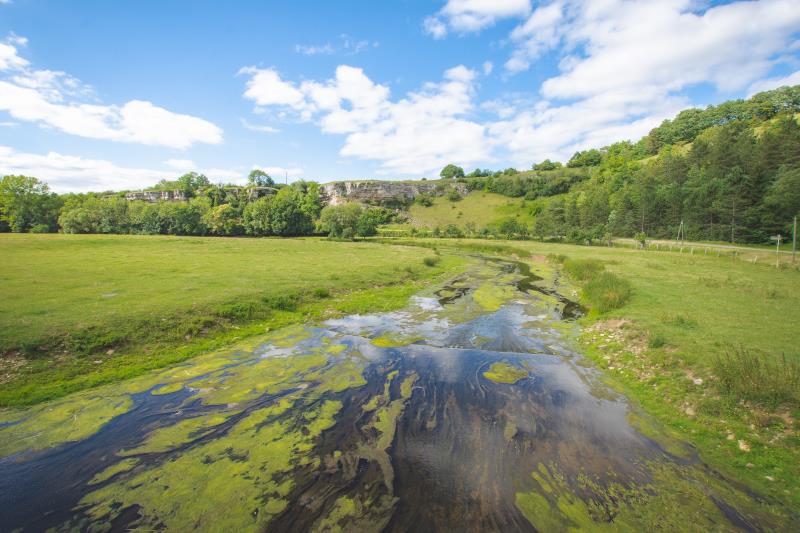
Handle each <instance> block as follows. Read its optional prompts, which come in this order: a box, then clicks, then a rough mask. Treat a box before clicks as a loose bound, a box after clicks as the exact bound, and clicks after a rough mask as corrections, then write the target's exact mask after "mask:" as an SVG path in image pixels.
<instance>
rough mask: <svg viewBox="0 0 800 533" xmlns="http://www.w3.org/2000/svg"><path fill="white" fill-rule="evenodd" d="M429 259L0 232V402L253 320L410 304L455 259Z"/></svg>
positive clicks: (407, 253) (105, 376)
mask: <svg viewBox="0 0 800 533" xmlns="http://www.w3.org/2000/svg"><path fill="white" fill-rule="evenodd" d="M378 248H380V251H379V250H378ZM432 256H433V253H432V252H431V251H429V250H423V249H415V248H410V247H391V248H390V247H385V246H381V245H377V244H374V243H350V242H330V241H324V240H317V239H280V240H276V239H234V238H227V239H226V238H196V237H191V238H179V237H157V236H113V235H107V236H97V235H95V236H80V235H16V234H3V235H0V257H2V258H3V267H2V272H1V273H0V292H2V298H0V352H1V353H3V354H5V356H4V357H3V358H2V359H0V362H2V369H1V371H0V383H1V384H2V389H1V390H0V405H10V404H18V403H31V402H34V401H40V400H44V399H47V398H51V397H55V396H59V395H62V394H65V393H67V392H70V391H73V390H79V389H81V388H85V387H87V386H92V385H94V384H98V383H102V382H107V381H112V380H114V379H121V378H124V377H128V376H130V375H135V374H136V373H139V372H143V371H144V370H146V369H149V368H155V367H158V366H163V365H164V364H169V363H171V362H174V361H175V360H176V359H178V360H179V359H181V358H185V357H188V356H190V355H191V354H192V353H195V352H197V351H200V350H203V349H206V348H208V343H209V340H210V339H215V340H220V341H222V340H224V339H229V338H230V337H231V336H242V335H244V334H245V333H246V331H245V330H244V329H242V328H244V327H245V326H247V327H250V326H252V325H253V324H257V326H255V327H256V330H255V331H263V329H264V327H267V326H269V325H270V324H273V325H280V324H284V323H287V322H291V321H299V320H303V319H304V318H305V316H306V315H309V316H312V315H314V316H316V315H321V314H323V313H325V312H334V311H336V310H337V309H338V310H342V311H347V310H348V309H350V308H353V306H355V307H356V308H358V309H360V310H370V309H376V308H381V307H383V306H385V305H387V304H388V305H395V306H397V305H402V304H403V303H404V302H405V298H407V297H408V295H409V294H410V293H411V292H413V290H415V289H414V288H415V287H416V282H417V281H420V280H424V279H428V278H431V277H433V276H436V275H438V274H441V273H442V272H444V271H446V270H448V269H451V268H453V267H454V265H456V264H457V263H458V259H456V258H453V257H448V258H445V259H444V260H442V261H440V262H437V263H434V265H433V266H428V265H426V264H425V263H424V262H423V259H425V258H427V257H432ZM429 263H431V261H429ZM381 287H383V288H385V289H378V288H381ZM251 329H252V328H251ZM248 331H249V330H248Z"/></svg>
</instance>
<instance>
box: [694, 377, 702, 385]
mask: <svg viewBox="0 0 800 533" xmlns="http://www.w3.org/2000/svg"><path fill="white" fill-rule="evenodd" d="M692 382H693V383H694V384H695V385H702V384H703V378H694V379H693V380H692Z"/></svg>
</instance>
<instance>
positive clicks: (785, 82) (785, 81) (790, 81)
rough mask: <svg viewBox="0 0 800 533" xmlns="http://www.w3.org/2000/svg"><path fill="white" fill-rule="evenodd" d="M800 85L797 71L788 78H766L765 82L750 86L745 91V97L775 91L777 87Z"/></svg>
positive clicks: (799, 73)
mask: <svg viewBox="0 0 800 533" xmlns="http://www.w3.org/2000/svg"><path fill="white" fill-rule="evenodd" d="M792 85H800V70H797V71H795V72H793V73H791V74H789V75H788V76H783V77H779V78H767V79H765V80H761V81H757V82H755V83H754V84H752V85H751V86H750V88H749V89H748V90H747V96H748V97H750V96H753V95H754V94H756V93H760V92H763V91H769V90H771V89H777V88H778V87H784V86H792Z"/></svg>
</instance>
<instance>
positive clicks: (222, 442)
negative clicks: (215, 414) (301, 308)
mask: <svg viewBox="0 0 800 533" xmlns="http://www.w3.org/2000/svg"><path fill="white" fill-rule="evenodd" d="M291 407H292V403H291V402H286V401H281V402H278V403H277V404H275V405H272V406H269V407H265V408H262V409H258V410H256V411H254V412H252V413H250V414H249V416H247V417H245V418H244V419H242V420H241V421H239V422H238V423H237V424H235V425H234V426H233V427H232V428H231V429H230V431H229V432H228V433H227V434H226V435H225V436H222V437H219V438H217V439H214V440H211V441H208V442H205V443H202V444H200V445H198V446H195V447H192V448H190V449H188V450H186V451H185V452H184V453H182V454H181V455H179V456H177V457H174V458H171V459H169V460H167V461H165V462H163V463H161V464H157V465H153V467H151V468H149V469H145V470H143V471H140V472H137V473H135V474H133V475H131V476H129V477H128V478H127V479H125V478H124V477H123V479H120V480H119V481H114V482H112V483H110V484H109V485H106V486H105V487H102V488H100V489H98V490H96V491H94V492H92V493H90V494H88V495H87V496H86V497H84V499H83V500H82V501H81V508H82V510H83V511H84V512H85V513H86V514H87V515H88V516H89V518H90V519H91V520H93V521H98V522H105V521H107V520H109V519H111V518H112V517H113V516H115V515H116V514H117V513H118V512H120V511H121V510H124V509H126V508H128V507H130V506H133V505H136V506H138V513H139V517H140V518H139V519H138V521H137V523H136V524H135V527H139V528H154V529H155V528H162V527H163V528H166V529H167V530H173V531H188V530H198V529H199V530H203V531H260V530H263V529H265V528H266V526H267V524H268V523H269V521H270V519H271V518H272V517H273V516H274V515H276V514H278V513H280V512H281V511H282V510H283V509H284V508H285V507H286V505H287V500H286V497H287V496H288V494H289V493H290V492H291V490H292V488H293V487H294V481H293V479H292V477H291V476H287V475H288V474H291V472H292V471H293V469H294V468H295V466H296V465H297V464H303V460H304V459H305V464H309V463H311V462H312V460H311V458H310V454H311V452H312V451H313V449H314V445H315V442H316V440H317V438H318V437H319V435H320V434H321V433H322V432H323V431H324V430H326V429H328V428H330V427H332V426H333V425H334V424H335V416H336V415H337V414H338V412H339V410H340V409H341V403H340V402H337V401H325V402H321V403H318V404H317V405H316V406H314V407H311V408H310V410H307V411H306V412H305V413H304V414H303V415H300V414H298V412H297V410H293V409H291ZM310 413H313V414H311V415H310V416H311V417H312V418H313V420H312V421H311V423H305V422H306V421H305V419H304V417H305V416H309V414H310ZM301 420H302V421H301Z"/></svg>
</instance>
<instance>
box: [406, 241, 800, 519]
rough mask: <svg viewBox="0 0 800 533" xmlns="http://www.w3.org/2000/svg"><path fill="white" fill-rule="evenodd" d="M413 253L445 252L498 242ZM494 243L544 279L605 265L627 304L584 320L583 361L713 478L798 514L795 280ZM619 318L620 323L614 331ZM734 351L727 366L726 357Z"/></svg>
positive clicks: (732, 268)
mask: <svg viewBox="0 0 800 533" xmlns="http://www.w3.org/2000/svg"><path fill="white" fill-rule="evenodd" d="M398 242H402V241H398ZM418 243H419V244H420V245H435V246H437V247H438V249H439V250H442V251H445V250H447V249H450V248H452V247H464V248H465V249H467V250H469V247H471V246H483V247H489V246H491V245H492V244H493V242H492V241H484V240H471V239H453V240H447V239H426V240H422V239H420V240H418ZM496 244H497V245H499V247H498V248H497V250H496V251H495V253H497V254H504V253H505V254H508V255H516V256H521V254H520V252H521V251H524V252H526V253H527V256H528V260H529V261H530V262H531V264H532V266H533V268H534V271H537V272H539V273H540V274H541V275H543V276H545V278H546V279H547V277H548V276H549V275H552V269H553V267H552V266H551V265H550V264H548V262H547V261H546V257H547V256H548V254H549V255H551V256H554V259H555V258H557V260H556V261H555V262H556V263H559V262H566V261H568V260H572V261H574V260H588V261H590V262H600V263H602V265H603V266H604V267H605V271H607V272H610V273H612V274H615V275H616V276H618V277H619V278H622V279H624V280H626V281H627V282H628V283H629V285H630V294H629V298H628V300H627V302H626V303H625V304H624V305H623V306H622V307H619V308H617V309H612V310H609V311H607V312H605V313H601V312H599V311H598V310H597V309H593V310H591V312H590V313H589V315H588V316H587V317H585V318H583V319H582V320H581V323H582V325H583V326H584V330H583V333H582V334H581V336H580V339H579V342H580V343H581V347H580V351H581V352H583V353H584V354H586V355H587V357H588V358H589V359H591V360H592V361H594V363H595V364H596V365H597V366H598V367H599V368H601V369H604V370H605V374H606V377H607V379H608V381H609V383H611V384H612V385H613V386H614V387H616V388H618V389H620V390H621V391H623V392H624V393H625V394H626V395H627V396H628V397H629V398H631V399H632V400H633V402H634V403H635V404H638V405H640V406H641V407H643V408H644V409H645V411H647V412H649V413H650V414H651V415H653V416H654V417H655V418H656V419H657V420H658V421H659V422H660V423H662V424H664V425H665V426H666V427H667V428H668V430H669V431H670V432H671V433H674V434H676V435H678V436H680V437H681V438H682V439H685V440H687V441H689V442H691V443H692V444H693V445H694V446H695V447H696V448H697V450H698V451H699V452H700V454H701V456H702V457H703V459H704V460H706V461H707V462H709V463H710V464H712V465H713V466H714V467H715V468H717V469H719V470H721V471H722V472H724V473H725V474H727V475H729V476H731V477H734V478H736V479H740V480H743V481H745V482H746V483H747V484H748V485H750V486H751V487H753V488H754V489H756V490H757V491H758V492H759V493H761V494H764V495H767V496H769V497H772V498H775V499H777V500H778V501H782V502H784V504H785V505H787V506H788V507H789V508H794V509H798V508H800V431H798V426H800V403H798V401H797V385H796V381H794V379H796V377H794V378H793V377H791V376H796V374H791V372H796V368H797V366H796V365H798V364H800V337H798V334H797V327H798V326H797V325H798V324H800V305H798V302H800V272H798V270H796V269H790V268H786V269H776V268H774V266H769V265H767V264H760V263H756V264H753V263H750V262H745V261H741V260H739V259H737V258H734V257H730V256H724V255H723V256H722V257H717V256H715V255H711V254H709V255H703V254H695V255H690V254H687V253H683V254H680V253H677V252H664V251H661V252H657V251H655V250H636V249H632V248H616V247H615V248H608V247H586V246H573V245H567V244H550V243H538V242H532V241H521V242H514V243H513V251H506V250H504V249H503V246H507V245H508V244H507V243H506V242H505V241H500V242H497V243H496ZM559 256H562V257H559ZM548 273H549V274H548ZM561 287H562V289H563V292H564V293H565V294H566V295H568V296H569V295H571V292H572V290H576V291H577V288H573V287H571V286H569V284H567V285H566V286H565V284H564V283H563V280H562V281H561ZM583 288H584V290H585V285H584V286H583ZM589 305H590V306H591V305H592V304H591V302H589ZM622 319H624V320H625V321H627V322H626V323H623V324H622V325H620V326H615V325H614V322H613V321H615V320H616V321H617V323H619V321H620V320H622ZM591 328H600V329H595V330H594V331H593V330H592V329H591ZM600 331H602V332H603V333H604V334H603V335H602V336H601V335H599V333H598V332H600ZM608 332H618V333H619V335H620V336H619V337H616V338H612V337H611V336H610V335H609V334H608ZM740 349H741V350H744V352H743V353H742V354H740V355H738V356H736V357H737V359H735V360H733V361H731V360H730V355H729V354H732V353H735V350H740ZM726 358H727V359H726ZM784 360H785V362H784ZM719 361H723V364H722V365H720V363H719ZM725 367H727V368H725ZM751 381H752V382H753V383H750V382H751ZM739 441H742V443H743V444H742V446H741V447H740V444H739ZM743 448H744V449H743ZM748 450H749V451H748ZM748 465H749V466H748Z"/></svg>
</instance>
